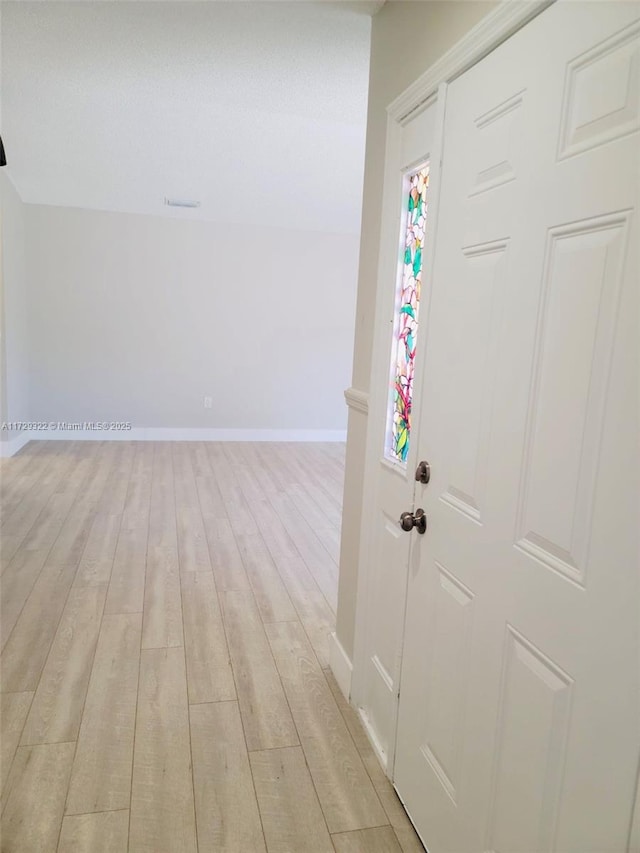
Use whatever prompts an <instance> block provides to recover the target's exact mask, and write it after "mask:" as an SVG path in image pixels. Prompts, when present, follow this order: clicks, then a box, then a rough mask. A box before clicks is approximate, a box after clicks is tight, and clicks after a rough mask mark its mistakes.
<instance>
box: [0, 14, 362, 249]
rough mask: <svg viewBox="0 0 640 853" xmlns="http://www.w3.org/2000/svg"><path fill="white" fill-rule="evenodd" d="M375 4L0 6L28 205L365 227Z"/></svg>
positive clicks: (7, 124) (9, 117)
mask: <svg viewBox="0 0 640 853" xmlns="http://www.w3.org/2000/svg"><path fill="white" fill-rule="evenodd" d="M378 5H379V4H377V3H376V4H369V3H363V4H353V3H339V4H333V3H301V2H275V3H271V2H266V0H261V2H257V3H254V2H234V3H212V2H196V3H187V2H156V3H152V2H110V3H94V2H88V0H87V2H80V3H67V2H44V3H32V2H3V3H2V136H3V139H4V142H5V147H6V149H7V158H8V161H9V166H8V170H9V174H10V176H11V178H12V180H13V182H14V183H15V185H16V187H17V189H18V191H19V192H20V194H21V195H22V197H23V199H24V200H25V201H27V202H34V203H41V204H53V205H68V206H74V207H84V208H95V209H105V210H115V211H127V212H136V213H154V214H159V215H171V216H181V217H184V218H199V219H207V220H214V221H225V222H246V223H247V224H253V225H255V224H260V223H264V224H269V225H281V226H287V227H292V226H293V227H295V228H299V229H302V230H322V231H337V232H349V233H354V232H357V230H358V228H359V219H360V198H361V181H362V167H363V156H364V133H365V121H366V92H367V83H368V62H369V33H370V25H371V21H370V17H369V14H371V12H372V11H375V9H374V6H378ZM365 7H368V8H367V9H366V10H367V11H368V14H363V11H364V10H365ZM165 196H169V197H176V196H177V197H181V198H189V199H197V200H198V201H200V202H201V206H200V208H199V209H198V210H196V211H175V210H172V209H169V208H167V207H165V206H164V204H163V202H164V198H165Z"/></svg>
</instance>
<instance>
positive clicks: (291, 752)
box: [0, 441, 423, 853]
mask: <svg viewBox="0 0 640 853" xmlns="http://www.w3.org/2000/svg"><path fill="white" fill-rule="evenodd" d="M343 470H344V446H343V445H339V444H249V443H243V444H231V443H229V444H214V443H200V442H198V443H157V444H153V443H144V442H81V441H79V442H31V443H30V444H29V445H27V446H26V447H25V448H24V449H23V450H22V451H21V452H20V453H19V454H18V455H17V456H16V457H14V458H13V459H8V460H4V461H3V462H2V465H1V468H0V487H1V489H0V491H1V500H2V503H1V510H2V515H1V526H0V537H1V539H0V549H1V550H0V560H1V562H0V569H1V571H2V576H1V579H0V585H1V586H0V617H1V621H0V641H1V649H2V652H1V656H0V689H1V695H0V700H1V704H0V711H1V715H2V720H1V750H0V762H1V764H0V770H1V774H0V784H1V785H2V789H1V791H2V794H1V802H2V835H1V844H0V847H1V851H2V853H56V851H58V853H126V851H130V853H197V851H199V853H213V851H228V853H231V851H233V853H261V851H262V853H264V851H268V853H325V851H334V850H335V851H338V853H347V851H348V853H374V851H375V853H384V852H385V851H389V853H393V851H404V853H414V852H415V853H417V851H422V849H423V848H422V846H421V845H420V843H419V841H418V839H417V837H416V835H415V833H414V831H413V828H412V827H411V824H410V822H409V820H408V819H407V816H406V814H405V813H404V811H403V809H402V806H401V804H400V802H399V800H398V798H397V796H396V794H395V792H394V791H393V788H392V787H391V785H390V784H389V782H388V781H387V780H386V778H385V777H384V774H383V772H382V770H381V768H380V766H379V764H378V762H377V760H376V758H375V755H374V753H373V751H372V749H371V747H370V745H369V743H368V741H367V738H366V736H365V734H364V732H363V730H362V728H361V726H360V723H359V721H358V718H357V715H356V714H355V713H354V711H353V709H351V708H350V707H349V705H348V703H347V702H345V700H344V698H343V697H342V695H341V694H340V691H339V689H338V687H337V685H336V683H335V681H334V679H333V676H332V674H331V672H330V670H329V669H328V635H329V632H330V631H331V630H333V625H334V608H335V604H336V597H337V578H338V565H337V563H338V551H339V542H340V530H339V528H340V518H341V501H342V482H343Z"/></svg>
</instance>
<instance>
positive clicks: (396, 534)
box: [353, 103, 439, 763]
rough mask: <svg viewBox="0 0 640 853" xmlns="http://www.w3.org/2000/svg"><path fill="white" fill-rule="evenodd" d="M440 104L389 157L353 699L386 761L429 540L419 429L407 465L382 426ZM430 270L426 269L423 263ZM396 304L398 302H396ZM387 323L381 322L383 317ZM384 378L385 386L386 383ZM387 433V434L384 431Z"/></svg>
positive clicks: (427, 243) (422, 323)
mask: <svg viewBox="0 0 640 853" xmlns="http://www.w3.org/2000/svg"><path fill="white" fill-rule="evenodd" d="M437 114H438V105H437V104H435V103H434V104H432V105H431V106H426V107H425V108H424V109H423V110H422V111H421V112H419V113H418V114H416V115H415V116H414V117H412V118H411V120H409V121H407V122H405V124H404V125H403V126H402V128H401V130H400V133H399V137H398V138H397V139H396V140H395V146H393V145H391V144H390V146H389V151H388V152H387V157H388V164H389V166H390V170H389V175H388V179H389V185H388V186H387V187H386V190H385V192H386V195H385V203H386V204H387V205H388V207H389V208H390V209H391V210H392V211H393V214H392V215H391V216H389V217H388V218H387V222H386V226H384V230H383V235H382V238H381V240H382V248H381V258H380V270H381V273H380V275H381V282H382V287H384V292H385V294H386V296H387V298H386V299H385V306H384V316H383V317H382V318H381V319H382V323H381V326H384V329H385V332H384V342H383V346H384V359H383V361H382V362H381V363H380V364H378V365H377V367H378V369H377V370H374V372H373V377H374V379H373V381H374V383H376V382H377V383H378V384H379V387H374V388H373V391H372V418H371V421H372V424H374V425H375V426H374V427H372V434H373V437H371V436H370V437H369V442H370V443H369V447H370V448H371V449H372V453H373V454H374V455H375V458H376V463H375V470H374V473H373V481H374V482H373V484H372V485H373V491H374V494H373V497H372V500H371V503H370V506H371V507H372V510H371V517H367V518H366V519H365V522H364V523H365V525H366V531H367V536H370V539H369V559H368V565H367V573H366V575H367V583H366V588H365V589H364V590H362V591H361V593H360V595H361V596H362V598H363V599H364V605H363V606H362V608H361V613H362V614H363V616H364V620H363V621H364V624H363V625H362V627H361V628H360V629H359V634H360V636H359V653H358V662H357V666H356V668H355V670H354V689H353V699H354V701H355V703H356V704H357V706H358V709H359V712H360V715H361V718H362V720H363V722H364V724H365V726H366V728H367V730H368V732H369V734H370V736H371V738H372V740H373V742H374V744H375V745H376V748H377V750H378V753H379V756H380V758H381V759H382V761H383V762H384V763H386V761H387V758H388V756H389V755H390V754H391V753H392V751H393V747H394V744H395V731H396V719H397V702H398V690H399V679H400V662H401V653H402V641H403V628H404V609H405V600H406V599H405V597H406V577H407V565H408V562H409V552H410V547H411V543H412V541H413V540H415V539H416V538H421V537H419V536H418V534H417V533H416V532H415V531H414V532H413V533H411V534H408V533H406V532H404V531H402V529H401V528H400V526H399V518H400V513H401V512H403V511H405V510H411V509H412V508H413V494H414V486H415V480H414V471H415V468H416V464H417V455H416V453H417V439H416V436H415V431H414V430H413V429H412V431H411V440H410V443H409V451H408V456H407V459H406V462H405V464H401V463H399V462H395V461H393V460H392V459H391V458H389V456H390V454H389V453H388V452H387V450H388V440H387V437H386V436H385V434H384V432H383V430H382V426H383V425H384V424H385V422H387V423H388V421H389V418H388V413H389V405H390V402H389V401H390V395H391V388H392V384H391V382H389V365H390V362H391V351H392V334H395V333H396V332H395V330H396V329H397V326H396V323H397V320H398V316H397V315H398V302H399V301H400V300H399V298H398V294H397V293H396V292H395V291H396V289H397V287H398V279H399V278H401V277H402V270H403V266H404V264H405V263H406V261H405V242H404V241H405V233H404V230H403V229H404V223H405V216H406V209H407V203H408V194H409V192H408V183H407V176H410V175H412V174H414V173H415V172H416V171H417V170H418V169H419V168H420V167H421V166H422V165H424V164H425V163H428V164H429V170H430V185H429V190H428V205H429V207H428V210H427V223H426V233H425V239H424V253H425V254H430V252H431V249H432V236H431V235H432V230H433V228H432V222H431V219H432V217H433V215H434V213H435V211H434V207H433V204H432V201H433V194H432V186H433V178H434V176H435V175H436V174H437V172H438V168H439V162H438V160H439V155H437V156H434V143H435V138H436V121H437ZM423 266H424V267H425V270H423V273H424V272H425V271H426V265H425V264H424V262H423ZM428 286H429V285H428V282H426V281H425V276H424V274H423V280H422V288H423V290H422V295H421V298H420V305H419V315H418V322H419V326H418V335H417V345H416V346H417V352H419V351H420V348H421V347H422V346H424V342H425V340H424V339H425V329H426V319H427V306H428V292H427V288H428ZM394 303H395V304H394ZM378 320H380V318H378ZM383 376H384V379H383V380H382V381H381V378H382V377H383ZM377 427H379V428H377Z"/></svg>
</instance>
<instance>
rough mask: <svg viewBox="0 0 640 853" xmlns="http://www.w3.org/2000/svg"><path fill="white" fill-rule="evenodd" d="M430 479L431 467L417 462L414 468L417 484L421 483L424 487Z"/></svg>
mask: <svg viewBox="0 0 640 853" xmlns="http://www.w3.org/2000/svg"><path fill="white" fill-rule="evenodd" d="M430 479H431V465H429V463H428V462H424V461H423V462H419V463H418V467H417V468H416V480H417V482H418V483H423V484H424V485H425V486H426V485H427V483H428V482H429V480H430Z"/></svg>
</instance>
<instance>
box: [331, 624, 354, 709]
mask: <svg viewBox="0 0 640 853" xmlns="http://www.w3.org/2000/svg"><path fill="white" fill-rule="evenodd" d="M329 666H330V667H331V672H333V674H334V676H335V679H336V681H337V682H338V687H339V688H340V690H341V691H342V695H343V696H344V698H345V699H346V700H347V702H348V701H349V698H350V696H351V673H352V672H353V664H352V663H351V661H350V660H349V656H348V655H347V653H346V652H345V650H344V649H343V648H342V643H341V642H340V640H339V639H338V638H337V637H336V633H335V631H332V632H331V634H329Z"/></svg>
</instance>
